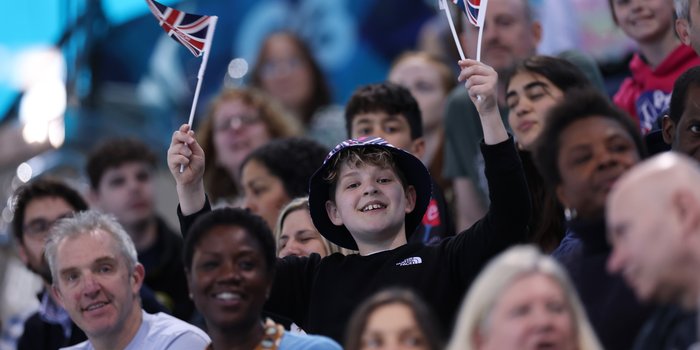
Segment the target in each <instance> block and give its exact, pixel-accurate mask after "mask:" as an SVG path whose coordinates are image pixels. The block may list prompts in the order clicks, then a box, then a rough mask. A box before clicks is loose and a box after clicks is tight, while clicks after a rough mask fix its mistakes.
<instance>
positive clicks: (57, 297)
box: [51, 282, 66, 309]
mask: <svg viewBox="0 0 700 350" xmlns="http://www.w3.org/2000/svg"><path fill="white" fill-rule="evenodd" d="M56 283H58V282H54V284H52V285H51V295H53V298H54V300H56V301H57V302H58V305H60V306H61V307H62V308H64V309H65V308H66V307H65V305H64V304H63V295H62V294H61V291H60V290H59V289H58V286H56Z"/></svg>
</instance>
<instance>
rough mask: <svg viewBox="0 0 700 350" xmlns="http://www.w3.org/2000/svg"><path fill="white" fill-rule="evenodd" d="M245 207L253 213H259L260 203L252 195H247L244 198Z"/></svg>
mask: <svg viewBox="0 0 700 350" xmlns="http://www.w3.org/2000/svg"><path fill="white" fill-rule="evenodd" d="M243 208H245V209H246V210H247V211H249V212H251V213H253V214H258V204H257V201H256V200H255V199H253V198H251V197H250V196H245V197H244V198H243Z"/></svg>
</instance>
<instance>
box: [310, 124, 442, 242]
mask: <svg viewBox="0 0 700 350" xmlns="http://www.w3.org/2000/svg"><path fill="white" fill-rule="evenodd" d="M350 147H373V148H380V149H384V150H387V151H389V153H391V155H392V157H393V160H394V162H395V163H396V166H397V167H398V168H399V169H401V171H402V172H403V174H404V176H405V178H406V184H405V185H412V186H413V187H414V188H415V189H416V206H415V208H413V211H411V212H410V213H408V214H406V239H407V240H408V238H409V237H410V235H411V234H412V233H413V231H415V230H416V227H418V225H419V224H420V223H421V221H422V219H423V214H425V210H426V208H427V207H428V203H429V202H430V196H431V193H432V180H431V178H430V173H429V172H428V169H426V168H425V166H424V165H423V163H422V162H421V161H420V160H419V159H418V158H416V157H415V156H413V155H412V154H410V153H408V152H406V151H404V150H402V149H400V148H397V147H395V146H393V145H391V144H390V143H388V142H386V141H385V140H384V139H382V138H379V137H375V138H360V139H351V140H346V141H343V142H341V143H339V144H338V145H337V146H335V148H333V150H332V151H331V152H330V153H329V154H328V156H326V159H325V160H324V161H323V165H321V167H320V168H319V169H318V170H316V172H315V173H314V174H313V176H311V179H310V180H309V210H310V212H311V219H312V220H313V222H314V225H315V226H316V228H317V229H318V231H319V232H320V233H321V235H322V236H323V237H325V238H326V239H327V240H329V241H331V242H333V243H335V244H337V245H339V246H341V247H343V248H347V249H352V250H357V243H356V242H355V239H353V238H352V235H350V232H349V231H348V229H347V228H346V227H345V225H342V226H338V225H335V224H333V222H331V220H330V218H329V217H328V213H327V212H326V201H328V200H329V199H330V198H329V195H330V183H328V181H326V180H324V177H325V176H326V174H327V173H328V170H329V168H330V166H331V164H332V163H333V159H334V158H335V157H336V156H337V155H338V154H339V153H340V151H342V150H345V149H347V148H350Z"/></svg>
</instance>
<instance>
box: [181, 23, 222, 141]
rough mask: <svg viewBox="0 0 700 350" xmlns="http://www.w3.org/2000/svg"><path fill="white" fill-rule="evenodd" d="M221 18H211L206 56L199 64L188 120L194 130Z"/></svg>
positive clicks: (205, 46)
mask: <svg viewBox="0 0 700 350" xmlns="http://www.w3.org/2000/svg"><path fill="white" fill-rule="evenodd" d="M218 19H219V18H218V17H216V16H211V17H210V18H209V30H208V31H207V37H206V39H205V42H204V55H203V57H202V62H201V63H200V64H199V72H198V73H197V87H196V88H195V89H194V100H193V101H192V108H191V109H190V118H189V119H188V120H187V125H189V126H190V130H191V129H192V128H191V127H192V122H193V121H194V111H195V110H196V109H197V101H198V100H199V89H200V88H201V87H202V80H204V72H205V71H206V70H207V61H208V60H209V49H210V48H211V41H212V40H214V31H215V30H216V21H217V20H218Z"/></svg>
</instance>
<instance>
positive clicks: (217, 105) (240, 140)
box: [197, 88, 302, 205]
mask: <svg viewBox="0 0 700 350" xmlns="http://www.w3.org/2000/svg"><path fill="white" fill-rule="evenodd" d="M301 130H302V127H301V124H300V123H299V122H298V121H297V120H296V119H294V117H292V116H291V114H289V113H288V112H287V111H286V110H285V109H284V107H283V106H282V105H280V104H279V103H275V102H273V101H272V99H271V98H270V97H269V96H268V95H267V94H265V93H263V92H262V91H260V90H257V89H251V88H235V89H225V90H222V91H221V92H220V93H219V95H218V96H216V97H215V98H214V99H213V100H212V102H211V105H210V107H209V111H208V112H207V114H206V116H205V118H204V120H203V121H202V124H201V126H198V130H197V135H198V137H199V139H198V141H199V143H200V145H202V148H203V149H204V152H205V153H206V155H207V158H206V160H205V170H204V178H205V184H206V191H207V194H208V195H209V198H210V199H211V201H212V203H215V204H234V205H235V204H241V199H242V197H243V188H242V186H241V183H240V175H241V174H240V168H241V164H243V160H244V159H245V158H246V156H248V154H250V153H251V152H252V151H254V150H255V149H257V148H259V147H260V146H262V145H264V144H266V143H268V142H269V141H271V140H273V139H280V138H287V137H292V136H298V135H300V134H301Z"/></svg>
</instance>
